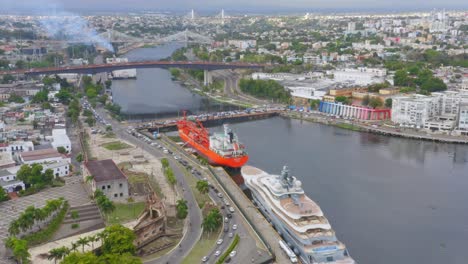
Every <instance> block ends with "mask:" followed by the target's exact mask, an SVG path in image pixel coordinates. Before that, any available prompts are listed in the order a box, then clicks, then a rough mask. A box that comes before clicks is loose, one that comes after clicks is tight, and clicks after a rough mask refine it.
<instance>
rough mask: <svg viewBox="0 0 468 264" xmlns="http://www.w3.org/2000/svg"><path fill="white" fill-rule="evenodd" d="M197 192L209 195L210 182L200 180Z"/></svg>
mask: <svg viewBox="0 0 468 264" xmlns="http://www.w3.org/2000/svg"><path fill="white" fill-rule="evenodd" d="M196 187H197V190H198V191H199V192H200V193H203V194H205V193H208V191H209V190H210V186H209V184H208V181H205V180H199V181H197V186H196Z"/></svg>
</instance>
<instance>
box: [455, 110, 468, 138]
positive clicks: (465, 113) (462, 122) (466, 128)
mask: <svg viewBox="0 0 468 264" xmlns="http://www.w3.org/2000/svg"><path fill="white" fill-rule="evenodd" d="M457 130H458V131H459V132H460V134H462V135H468V103H466V102H463V103H461V104H460V114H459V115H458V124H457Z"/></svg>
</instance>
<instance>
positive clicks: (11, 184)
mask: <svg viewBox="0 0 468 264" xmlns="http://www.w3.org/2000/svg"><path fill="white" fill-rule="evenodd" d="M0 188H3V189H4V190H5V191H6V192H7V193H10V192H15V191H20V190H24V189H25V185H24V182H23V181H20V180H18V179H16V173H13V172H11V171H9V170H5V169H4V170H0Z"/></svg>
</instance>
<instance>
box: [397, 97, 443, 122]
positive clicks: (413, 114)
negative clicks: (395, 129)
mask: <svg viewBox="0 0 468 264" xmlns="http://www.w3.org/2000/svg"><path fill="white" fill-rule="evenodd" d="M434 104H435V102H434V100H433V98H431V97H428V96H424V95H413V96H397V97H394V98H393V101H392V122H394V123H397V124H400V125H402V126H411V127H424V123H425V122H426V120H428V119H429V118H431V117H432V116H433V115H434V113H433V111H434Z"/></svg>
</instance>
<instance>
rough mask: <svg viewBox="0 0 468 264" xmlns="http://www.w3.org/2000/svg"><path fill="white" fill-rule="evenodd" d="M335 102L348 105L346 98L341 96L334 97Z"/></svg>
mask: <svg viewBox="0 0 468 264" xmlns="http://www.w3.org/2000/svg"><path fill="white" fill-rule="evenodd" d="M335 102H339V103H340V102H341V103H343V104H348V103H349V101H348V98H347V97H346V96H343V95H340V96H337V97H335Z"/></svg>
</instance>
